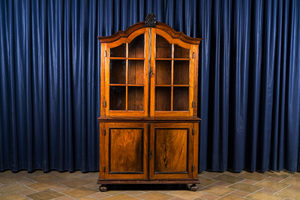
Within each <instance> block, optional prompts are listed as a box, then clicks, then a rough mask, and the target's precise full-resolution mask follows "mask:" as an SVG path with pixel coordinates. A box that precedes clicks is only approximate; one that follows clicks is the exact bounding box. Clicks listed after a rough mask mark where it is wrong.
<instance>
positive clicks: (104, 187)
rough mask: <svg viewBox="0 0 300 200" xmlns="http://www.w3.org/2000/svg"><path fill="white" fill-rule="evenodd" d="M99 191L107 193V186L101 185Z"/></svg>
mask: <svg viewBox="0 0 300 200" xmlns="http://www.w3.org/2000/svg"><path fill="white" fill-rule="evenodd" d="M99 191H100V192H106V191H107V186H106V185H100V186H99Z"/></svg>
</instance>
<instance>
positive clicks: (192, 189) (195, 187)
mask: <svg viewBox="0 0 300 200" xmlns="http://www.w3.org/2000/svg"><path fill="white" fill-rule="evenodd" d="M197 189H198V187H197V185H195V184H193V185H191V186H190V190H191V191H197Z"/></svg>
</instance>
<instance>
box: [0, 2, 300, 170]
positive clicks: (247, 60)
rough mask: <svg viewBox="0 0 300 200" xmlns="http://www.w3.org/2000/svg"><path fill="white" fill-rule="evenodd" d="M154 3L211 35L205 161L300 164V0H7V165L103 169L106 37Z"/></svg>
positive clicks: (2, 91)
mask: <svg viewBox="0 0 300 200" xmlns="http://www.w3.org/2000/svg"><path fill="white" fill-rule="evenodd" d="M148 13H155V14H156V16H157V19H158V21H161V22H164V23H166V24H168V25H170V26H171V27H173V28H174V29H175V30H177V31H182V32H184V33H185V34H187V35H188V36H191V37H201V38H204V40H203V41H202V42H201V44H200V55H199V56H200V62H199V64H200V66H199V67H200V70H199V102H198V103H199V105H200V106H199V117H201V118H202V121H201V125H200V140H199V171H203V170H212V171H224V170H232V171H236V172H239V171H241V170H243V169H247V170H251V171H255V170H258V171H266V170H268V169H271V170H282V169H288V170H290V171H296V170H300V138H299V135H300V127H299V126H300V125H299V124H300V89H299V88H300V42H299V41H300V2H299V1H297V0H291V1H284V0H274V1H260V0H253V1H232V0H214V1H206V0H200V1H197V0H191V1H183V0H175V1H173V0H172V1H171V0H166V1H161V0H152V1H142V0H128V1H123V0H113V1H110V0H106V1H96V0H89V1H79V0H65V1H61V0H48V1H38V0H20V1H17V0H12V1H11V0H1V1H0V28H1V29H0V66H1V67H0V77H1V79H0V171H3V170H7V169H9V170H12V171H18V170H22V169H25V170H27V171H33V170H36V169H42V170H44V171H49V170H59V171H74V170H81V171H83V172H86V171H97V170H98V168H99V166H98V157H99V152H98V147H99V146H98V139H99V138H98V131H99V130H98V122H97V117H98V116H99V115H100V111H99V109H100V108H99V104H100V45H99V41H98V40H97V36H108V35H112V34H114V33H115V32H117V31H118V30H125V29H126V28H127V27H129V26H131V25H133V24H134V23H136V22H139V21H143V20H144V17H145V16H146V15H147V14H148Z"/></svg>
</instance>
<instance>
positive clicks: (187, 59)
mask: <svg viewBox="0 0 300 200" xmlns="http://www.w3.org/2000/svg"><path fill="white" fill-rule="evenodd" d="M155 60H186V61H189V60H190V59H189V58H155Z"/></svg>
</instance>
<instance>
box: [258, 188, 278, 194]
mask: <svg viewBox="0 0 300 200" xmlns="http://www.w3.org/2000/svg"><path fill="white" fill-rule="evenodd" d="M260 192H263V193H267V194H275V193H276V192H278V190H275V189H272V188H263V189H261V190H260Z"/></svg>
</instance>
